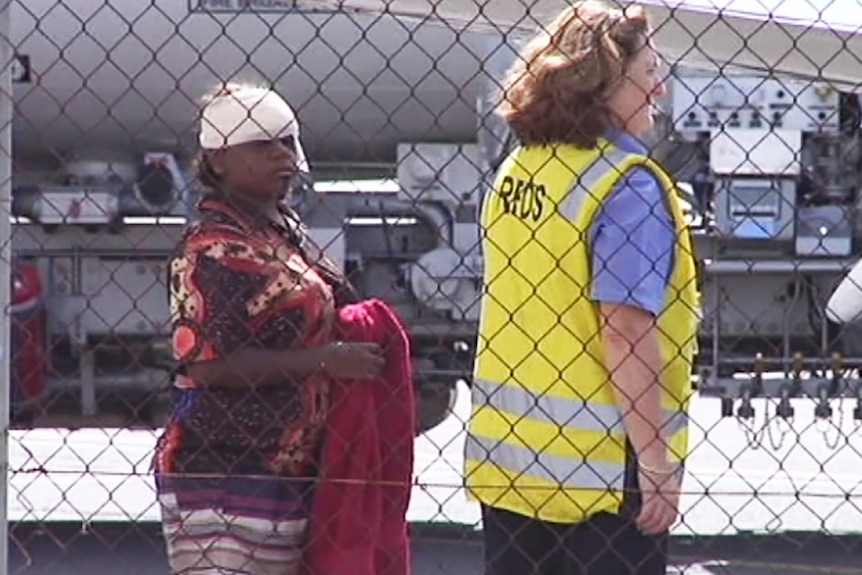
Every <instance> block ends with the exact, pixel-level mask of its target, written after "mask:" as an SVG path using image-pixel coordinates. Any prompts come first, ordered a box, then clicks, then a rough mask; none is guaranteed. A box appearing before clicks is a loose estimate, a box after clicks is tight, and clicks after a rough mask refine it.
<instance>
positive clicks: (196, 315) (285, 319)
mask: <svg viewBox="0 0 862 575" xmlns="http://www.w3.org/2000/svg"><path fill="white" fill-rule="evenodd" d="M278 271H279V270H276V269H274V266H273V263H272V262H271V261H267V259H266V257H265V256H263V255H262V251H261V250H260V247H259V246H256V245H255V244H254V243H253V242H251V241H250V240H249V239H247V238H244V237H243V236H241V235H239V234H230V233H227V234H225V233H222V234H216V233H211V234H207V233H201V234H198V236H197V237H195V238H194V239H192V240H189V241H187V242H186V243H185V245H184V247H183V250H182V253H181V254H180V255H179V256H178V257H177V258H175V259H174V260H173V261H172V262H171V285H170V299H171V316H172V320H173V326H172V327H173V354H174V360H175V361H177V362H178V363H179V364H180V365H181V366H182V365H188V364H190V363H195V362H200V361H207V360H212V359H218V358H225V357H228V356H230V355H231V354H234V353H236V352H238V351H241V350H243V349H250V348H251V349H255V348H256V349H260V348H270V347H280V348H284V347H287V346H288V345H289V344H290V343H291V342H292V341H293V340H294V339H295V338H296V337H298V329H299V326H301V325H302V316H303V309H302V307H293V308H290V309H287V310H285V309H282V310H280V313H279V314H278V316H277V317H276V318H268V317H267V314H266V312H267V308H268V307H269V306H270V304H271V303H272V300H273V299H275V296H277V295H278V294H275V293H270V292H271V291H272V290H273V289H274V286H276V287H280V288H282V289H284V288H285V287H287V286H285V285H283V284H284V282H285V280H284V277H283V275H279V274H278ZM276 276H278V277H276ZM279 280H280V281H279ZM272 319H275V320H276V321H272ZM267 326H270V327H274V328H277V329H267ZM267 340H270V341H267ZM276 340H277V341H276Z"/></svg>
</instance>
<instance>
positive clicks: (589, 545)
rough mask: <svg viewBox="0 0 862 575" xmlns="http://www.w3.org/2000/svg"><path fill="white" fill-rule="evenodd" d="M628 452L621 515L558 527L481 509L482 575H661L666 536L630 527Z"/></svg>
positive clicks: (635, 496) (633, 505)
mask: <svg viewBox="0 0 862 575" xmlns="http://www.w3.org/2000/svg"><path fill="white" fill-rule="evenodd" d="M627 451H628V453H627V455H628V457H627V458H626V473H625V486H624V497H623V504H622V506H621V509H620V514H619V515H617V514H611V513H598V514H596V515H594V516H592V517H591V518H590V519H588V520H587V521H584V522H582V523H578V524H575V525H562V524H558V523H549V522H546V521H540V520H538V519H533V518H530V517H526V516H523V515H518V514H516V513H511V512H509V511H505V510H502V509H496V508H492V507H487V506H485V505H483V506H482V524H483V532H484V542H485V575H665V574H666V573H667V555H668V554H667V547H668V546H667V544H668V534H667V533H665V534H662V535H658V536H649V535H644V534H643V533H641V532H640V531H639V530H638V528H637V526H636V525H635V523H634V518H635V517H636V516H637V512H638V511H639V509H640V503H641V497H640V489H639V485H638V479H637V465H636V458H635V456H634V453H633V451H632V449H631V445H628V449H627Z"/></svg>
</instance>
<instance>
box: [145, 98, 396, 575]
mask: <svg viewBox="0 0 862 575" xmlns="http://www.w3.org/2000/svg"><path fill="white" fill-rule="evenodd" d="M200 146H201V148H202V151H201V154H200V157H199V160H198V176H199V180H200V183H201V185H202V187H203V188H204V193H203V197H202V199H201V201H200V203H199V205H198V210H199V213H200V215H201V217H200V219H199V220H198V221H196V222H194V223H192V224H190V225H189V227H188V229H187V230H186V232H185V233H184V236H183V238H182V240H181V242H180V246H179V250H178V253H177V255H176V257H175V258H174V259H173V260H172V262H171V267H170V302H171V315H172V328H173V353H174V357H175V359H176V361H177V363H178V365H179V369H178V375H177V379H176V381H175V385H174V389H173V393H174V398H175V409H174V411H173V414H172V417H171V419H170V421H169V424H168V426H167V428H166V430H165V432H164V434H163V435H162V437H161V438H160V440H159V443H158V446H157V453H156V457H155V462H154V464H155V468H156V474H157V488H158V495H159V502H160V504H161V507H162V516H163V524H164V532H165V538H166V542H167V550H168V557H169V562H170V565H171V570H172V572H173V573H201V574H203V573H213V574H215V573H244V574H250V575H257V574H270V573H272V574H276V573H277V574H279V575H289V574H292V573H297V572H298V569H299V561H300V557H301V551H302V545H303V542H304V539H305V536H306V524H307V521H308V508H309V497H310V490H311V487H312V485H313V482H314V476H315V465H314V459H315V455H316V452H317V450H318V448H319V444H320V441H321V436H322V427H323V424H324V420H325V413H326V409H327V405H328V384H327V382H328V381H329V379H330V378H350V379H372V378H375V377H377V376H378V375H379V374H380V370H381V369H382V367H383V363H384V362H383V359H382V355H381V350H380V349H378V347H377V346H375V345H372V344H346V343H341V342H335V341H334V339H333V327H334V322H335V317H336V313H335V310H336V309H337V308H338V307H340V306H342V305H344V304H346V303H350V302H352V301H355V299H356V298H355V297H354V293H353V290H352V288H351V287H350V285H349V282H348V281H347V280H346V279H345V278H344V276H343V275H342V274H341V272H340V271H339V270H338V268H337V267H336V266H335V265H333V264H332V263H331V262H330V261H329V260H328V259H326V258H325V257H323V256H322V252H321V250H320V249H319V248H317V247H316V246H314V244H313V243H312V242H311V240H310V238H309V237H308V236H307V234H306V233H305V231H304V228H303V226H302V225H301V222H300V221H299V219H298V216H297V214H296V213H294V212H293V211H291V210H290V209H288V208H287V207H286V205H287V203H288V202H287V200H288V199H289V197H290V194H291V191H292V189H293V188H294V187H295V186H296V185H297V183H298V182H299V181H300V174H301V172H303V171H307V169H308V166H307V162H306V159H305V155H304V154H303V151H302V147H301V146H300V140H299V125H298V122H297V118H296V115H295V114H294V112H293V110H292V109H291V108H290V106H289V105H288V104H287V102H285V101H284V100H283V99H282V98H281V97H280V96H279V95H278V94H276V93H275V92H273V91H271V90H268V89H264V88H258V87H254V86H247V85H233V84H232V85H228V86H226V87H223V88H222V89H220V90H219V91H218V92H217V93H215V94H214V95H212V96H211V97H209V98H208V99H207V101H206V102H205V105H204V108H203V113H202V119H201V127H200Z"/></svg>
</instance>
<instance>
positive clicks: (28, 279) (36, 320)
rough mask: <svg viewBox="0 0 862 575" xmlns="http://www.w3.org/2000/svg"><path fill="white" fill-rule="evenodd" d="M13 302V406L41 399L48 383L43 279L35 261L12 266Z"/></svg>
mask: <svg viewBox="0 0 862 575" xmlns="http://www.w3.org/2000/svg"><path fill="white" fill-rule="evenodd" d="M11 275H12V294H11V302H10V304H11V305H10V310H9V315H10V324H11V325H10V328H9V331H10V336H11V337H10V340H11V343H12V345H11V346H10V348H11V349H10V353H11V358H10V364H11V373H10V375H11V379H12V381H11V388H12V389H11V391H12V394H11V401H12V403H13V405H17V404H26V403H29V402H32V401H34V400H36V399H39V398H40V397H41V396H42V394H43V393H44V392H45V388H46V384H47V371H48V370H47V357H46V355H47V340H46V334H45V331H46V316H45V306H44V302H43V301H42V278H41V275H40V273H39V268H38V267H37V266H36V264H33V263H29V262H16V263H15V264H14V265H13V266H12V271H11Z"/></svg>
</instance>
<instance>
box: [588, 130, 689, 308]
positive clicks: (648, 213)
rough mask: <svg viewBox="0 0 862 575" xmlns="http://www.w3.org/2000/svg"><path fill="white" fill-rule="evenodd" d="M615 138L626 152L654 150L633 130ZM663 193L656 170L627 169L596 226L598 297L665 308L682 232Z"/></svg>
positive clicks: (594, 286)
mask: <svg viewBox="0 0 862 575" xmlns="http://www.w3.org/2000/svg"><path fill="white" fill-rule="evenodd" d="M610 139H611V141H612V142H613V143H614V144H615V145H616V146H617V147H618V148H620V149H621V150H623V151H627V152H632V153H639V154H647V153H648V150H647V149H646V148H645V147H644V145H643V144H642V143H641V142H639V141H638V140H636V139H635V138H634V137H632V136H630V135H629V134H625V133H616V134H613V135H612V137H611V138H610ZM663 194H664V191H663V190H662V187H661V185H660V184H659V182H658V181H657V180H656V178H655V176H654V175H653V174H652V172H650V171H649V170H647V169H646V168H643V167H640V166H638V167H635V168H632V169H631V170H629V171H628V172H626V174H625V175H624V176H623V177H622V178H621V179H620V181H619V182H618V183H617V185H616V187H615V188H614V190H613V191H612V192H611V194H610V195H609V196H608V198H607V199H606V200H605V202H604V203H603V205H602V206H601V207H600V208H599V211H598V213H597V214H596V217H595V219H594V220H593V224H592V227H591V229H590V246H591V253H592V289H591V293H590V296H591V298H592V299H593V300H595V301H597V302H606V303H622V304H628V305H631V306H635V307H638V308H641V309H643V310H646V311H648V312H650V313H652V314H658V312H659V311H661V309H662V307H663V304H664V297H665V289H666V288H667V282H668V279H669V277H670V271H671V267H672V263H673V249H674V245H675V236H676V232H675V229H674V225H673V221H672V219H671V217H670V214H669V213H668V209H667V206H666V205H665V202H664V198H663Z"/></svg>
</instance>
